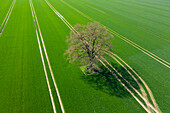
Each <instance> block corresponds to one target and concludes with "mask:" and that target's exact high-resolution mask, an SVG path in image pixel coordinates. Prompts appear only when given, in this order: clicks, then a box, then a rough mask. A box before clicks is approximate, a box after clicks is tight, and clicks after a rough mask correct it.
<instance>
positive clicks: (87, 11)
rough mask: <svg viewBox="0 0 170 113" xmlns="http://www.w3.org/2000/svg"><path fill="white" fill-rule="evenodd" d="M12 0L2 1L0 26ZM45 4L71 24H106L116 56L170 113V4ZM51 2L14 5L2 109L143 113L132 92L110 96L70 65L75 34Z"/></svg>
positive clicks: (0, 78) (0, 70)
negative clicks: (70, 42)
mask: <svg viewBox="0 0 170 113" xmlns="http://www.w3.org/2000/svg"><path fill="white" fill-rule="evenodd" d="M12 2H13V0H0V25H1V23H3V21H4V19H5V17H6V15H7V13H8V11H9V9H10V6H11V4H12ZM47 2H49V3H50V4H51V5H52V7H53V8H54V9H55V10H56V11H58V12H59V13H60V14H61V15H62V16H63V17H64V18H65V19H66V20H67V21H68V22H69V23H70V24H71V25H72V26H74V25H76V24H87V23H88V22H92V21H98V22H100V23H101V24H103V25H105V26H107V28H108V29H109V31H110V32H111V33H113V35H114V39H113V40H111V41H112V43H113V44H114V50H115V53H116V54H117V55H118V56H119V57H121V58H122V59H123V60H124V61H125V62H126V63H127V64H129V65H130V66H131V67H132V68H133V69H134V70H135V71H136V72H137V73H138V74H139V75H140V76H141V77H142V78H143V79H144V81H145V82H146V83H147V85H148V86H149V88H150V89H151V91H152V93H153V95H154V97H155V100H156V102H157V104H158V106H159V108H160V110H161V111H162V112H163V113H168V112H170V109H169V106H170V97H169V94H170V83H169V80H170V76H169V75H170V64H169V62H170V57H169V56H170V38H169V37H170V32H169V29H170V5H169V4H170V1H168V0H162V1H160V0H150V1H147V0H138V1H136V0H123V1H118V0H48V1H47ZM47 2H46V0H16V2H15V4H14V7H13V9H12V10H11V15H10V16H9V19H8V20H7V24H6V25H5V27H4V29H3V31H2V34H1V35H0V112H1V113H9V112H12V113H24V112H25V113H32V112H33V113H48V112H49V113H52V112H55V111H56V112H57V113H59V112H63V111H62V109H61V106H62V105H63V107H64V111H65V112H66V113H67V112H68V113H145V112H146V111H145V110H144V109H143V108H142V107H141V106H140V104H139V103H138V102H137V101H136V100H135V99H134V98H133V97H132V96H131V95H129V94H128V95H126V93H127V92H124V90H121V91H122V92H121V93H122V94H121V93H120V95H123V96H120V97H119V96H118V95H116V94H114V92H113V93H112V94H110V93H108V90H107V89H104V88H105V87H103V86H101V85H105V84H102V83H101V84H100V81H99V82H98V81H96V82H95V83H94V82H89V80H91V79H88V77H85V75H84V74H83V72H82V71H81V70H80V68H79V67H78V66H77V65H75V64H74V63H71V64H70V63H69V62H68V61H67V60H66V56H64V55H63V54H64V52H65V51H66V49H67V47H68V44H67V43H66V36H68V35H69V32H70V29H69V27H68V26H67V24H65V23H64V21H62V18H59V16H58V15H57V14H56V13H55V12H54V11H53V10H52V9H51V7H50V6H49V4H47ZM34 11H35V13H36V14H34ZM7 16H8V15H7ZM33 17H34V18H33ZM36 18H37V20H36ZM38 27H39V28H38ZM1 29H2V28H0V30H1ZM41 35H42V37H41ZM42 39H43V41H42ZM38 40H39V41H40V43H38ZM43 61H44V65H43ZM109 61H112V60H111V59H109ZM113 62H114V63H116V62H115V61H113ZM45 72H47V73H46V74H45ZM46 75H47V76H48V77H46ZM53 77H54V78H53ZM54 79H55V80H54ZM98 79H99V78H98ZM54 81H55V82H54ZM48 82H49V85H47V84H48ZM55 83H56V86H55ZM56 87H57V88H56ZM50 91H51V95H52V96H51V95H50ZM57 91H59V93H58V95H57ZM124 93H125V94H124ZM60 99H61V100H60ZM52 100H53V102H54V104H55V105H52V103H53V102H52ZM54 107H55V109H56V110H54Z"/></svg>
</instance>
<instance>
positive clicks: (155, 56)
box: [60, 0, 170, 68]
mask: <svg viewBox="0 0 170 113" xmlns="http://www.w3.org/2000/svg"><path fill="white" fill-rule="evenodd" d="M60 1H61V2H62V3H64V4H65V5H67V6H68V7H70V8H71V9H73V10H75V11H76V12H78V13H79V14H80V15H82V16H84V17H85V18H87V19H89V20H90V21H95V20H94V19H93V18H91V17H89V16H88V15H86V14H84V13H83V12H81V11H80V10H78V9H76V8H75V7H73V6H71V5H70V4H68V3H67V2H65V1H63V0H60ZM107 29H108V30H109V31H110V33H112V34H113V35H116V36H117V37H118V38H120V39H122V40H123V41H125V42H127V43H128V44H130V45H131V46H133V47H135V48H136V49H138V50H139V51H141V52H143V53H144V54H146V55H147V56H149V57H151V58H152V59H154V60H156V61H157V62H159V63H161V64H162V65H164V66H166V67H167V68H170V63H169V62H168V61H166V60H164V59H162V58H160V57H159V56H157V55H155V54H154V53H152V52H150V51H149V50H147V49H145V48H144V47H142V46H140V45H138V44H136V43H135V42H133V41H131V40H129V39H128V38H126V37H124V36H122V35H120V34H119V33H117V32H116V31H114V30H112V29H110V28H109V27H107Z"/></svg>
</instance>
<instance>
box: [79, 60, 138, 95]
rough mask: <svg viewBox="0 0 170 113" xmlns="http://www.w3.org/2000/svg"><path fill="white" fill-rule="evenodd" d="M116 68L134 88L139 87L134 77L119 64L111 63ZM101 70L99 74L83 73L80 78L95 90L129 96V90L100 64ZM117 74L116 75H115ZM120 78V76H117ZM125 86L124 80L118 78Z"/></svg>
mask: <svg viewBox="0 0 170 113" xmlns="http://www.w3.org/2000/svg"><path fill="white" fill-rule="evenodd" d="M112 66H114V67H115V68H116V70H118V71H119V73H121V74H122V75H123V77H124V78H125V79H126V80H128V81H129V82H130V83H131V84H132V85H133V86H134V87H135V88H136V89H139V87H138V85H137V84H136V82H135V81H134V79H133V78H132V77H131V76H130V75H129V74H128V73H127V71H126V70H125V69H124V68H122V67H121V66H120V65H117V64H113V63H112ZM101 69H102V71H101V72H100V74H99V73H98V74H93V75H83V76H82V77H81V78H82V79H83V80H84V81H85V82H86V83H88V84H89V85H91V87H93V88H94V89H96V90H100V91H102V92H105V93H107V94H109V95H113V96H117V97H121V98H124V97H128V96H130V94H129V92H128V91H127V90H126V89H125V88H124V87H123V86H122V85H121V84H120V82H119V81H118V80H117V79H116V78H115V77H114V76H113V75H112V74H111V73H110V72H109V71H108V70H107V69H106V68H105V67H104V66H101ZM117 76H118V75H117ZM119 78H120V77H119ZM120 79H121V80H122V82H123V83H125V85H126V86H128V88H130V87H129V85H127V84H126V82H125V81H124V80H123V79H122V78H120ZM130 89H131V88H130Z"/></svg>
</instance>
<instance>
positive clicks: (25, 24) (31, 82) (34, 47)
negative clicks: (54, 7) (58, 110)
mask: <svg viewBox="0 0 170 113" xmlns="http://www.w3.org/2000/svg"><path fill="white" fill-rule="evenodd" d="M0 53H1V55H0V62H1V63H0V112H1V113H9V112H13V113H22V112H35V113H37V112H51V111H52V107H51V102H50V97H49V94H48V88H47V85H46V80H45V76H44V71H43V67H42V63H41V57H40V54H39V50H38V44H37V40H36V35H35V29H34V25H33V21H32V17H31V11H30V7H29V2H28V1H23V0H17V1H16V4H15V7H14V9H13V13H12V14H11V18H10V19H9V22H8V24H7V26H6V28H5V30H4V32H3V34H2V36H1V37H0Z"/></svg>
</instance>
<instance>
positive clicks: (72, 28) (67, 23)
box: [45, 0, 158, 113]
mask: <svg viewBox="0 0 170 113" xmlns="http://www.w3.org/2000/svg"><path fill="white" fill-rule="evenodd" d="M45 2H46V3H47V4H48V6H49V7H50V8H51V9H52V10H53V11H54V13H55V14H56V15H57V16H58V17H59V18H60V19H61V20H62V21H63V22H64V23H65V24H66V25H67V26H68V27H69V29H70V30H74V32H77V31H76V30H75V29H74V27H73V26H72V25H71V24H70V23H69V22H68V21H67V20H66V19H65V18H64V17H63V16H62V15H61V14H60V13H59V12H58V11H57V10H56V9H55V8H54V7H53V6H52V5H51V4H50V3H49V2H48V1H47V0H45ZM123 86H124V85H123ZM132 87H133V86H132ZM135 91H136V90H135ZM136 92H137V94H138V95H139V96H140V97H141V98H142V99H143V100H144V101H146V102H147V100H146V99H145V98H144V97H143V96H142V95H141V94H140V93H139V92H138V91H136ZM132 96H133V95H132ZM137 101H138V100H137ZM138 102H139V101H138ZM139 103H140V102H139ZM147 104H148V105H149V106H150V107H151V108H152V109H153V110H154V111H156V112H157V113H158V111H157V110H156V109H155V108H154V107H153V106H152V105H151V104H150V103H147ZM142 107H143V105H142ZM143 108H144V109H145V107H143ZM146 109H147V108H146ZM146 109H145V110H146Z"/></svg>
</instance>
